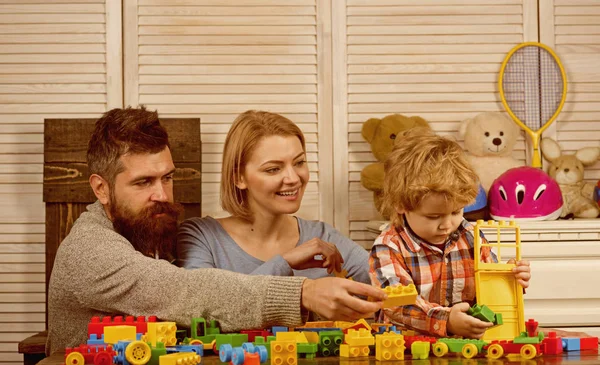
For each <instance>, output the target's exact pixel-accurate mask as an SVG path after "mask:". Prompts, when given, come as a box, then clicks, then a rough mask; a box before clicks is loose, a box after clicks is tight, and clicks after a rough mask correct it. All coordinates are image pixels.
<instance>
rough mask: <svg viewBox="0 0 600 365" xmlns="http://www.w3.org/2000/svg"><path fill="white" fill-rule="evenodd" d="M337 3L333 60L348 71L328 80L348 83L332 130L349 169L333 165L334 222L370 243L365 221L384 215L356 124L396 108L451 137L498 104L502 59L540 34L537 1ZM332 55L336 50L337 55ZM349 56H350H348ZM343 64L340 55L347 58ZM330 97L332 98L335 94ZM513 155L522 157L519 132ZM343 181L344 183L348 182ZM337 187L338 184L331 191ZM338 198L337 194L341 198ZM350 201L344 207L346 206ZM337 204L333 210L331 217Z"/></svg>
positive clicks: (337, 84) (340, 86) (342, 86)
mask: <svg viewBox="0 0 600 365" xmlns="http://www.w3.org/2000/svg"><path fill="white" fill-rule="evenodd" d="M341 3H343V1H341V2H340V3H336V4H338V9H337V11H335V10H334V12H333V14H334V17H335V14H338V18H337V19H334V23H337V24H340V23H342V25H345V26H342V25H338V26H336V28H340V29H343V30H341V31H339V33H338V34H336V35H334V44H335V42H340V43H343V44H345V46H339V47H342V49H340V51H343V52H345V53H346V57H339V58H337V59H338V60H339V62H338V63H334V68H336V67H341V68H342V69H344V70H347V74H346V77H345V78H342V77H339V78H338V79H337V80H335V81H334V87H337V89H336V92H337V90H340V89H341V90H345V94H344V95H343V96H341V101H340V102H341V103H343V102H344V101H345V102H347V110H343V111H341V112H340V114H339V115H337V116H335V117H336V120H337V119H338V118H339V119H343V120H346V121H347V124H345V123H344V125H343V126H342V128H344V127H346V126H347V130H342V129H340V130H339V131H335V132H334V134H335V135H338V134H339V135H342V136H347V141H340V142H339V145H337V146H336V149H335V151H336V153H337V152H339V153H340V154H342V155H341V156H340V158H339V159H338V158H337V156H336V158H335V159H336V161H337V160H343V161H344V164H345V165H346V166H347V173H345V172H344V171H342V170H341V169H342V168H340V170H339V171H340V174H337V173H336V187H337V186H338V185H340V186H342V185H344V184H347V186H348V187H347V193H345V192H343V191H342V192H340V194H347V195H346V196H345V197H344V198H340V200H341V201H340V205H339V206H338V205H336V224H337V225H338V226H339V227H340V228H342V230H343V231H345V232H346V233H348V232H349V234H350V237H351V238H352V239H354V240H355V241H357V242H359V243H362V244H363V245H365V246H368V247H370V245H371V244H372V241H373V238H374V237H375V236H374V235H373V234H371V233H368V232H366V229H365V226H366V223H367V221H369V220H374V219H381V218H380V215H379V214H378V213H377V212H376V210H375V207H374V204H373V197H372V193H371V192H370V191H367V190H366V189H364V188H363V187H362V186H361V184H360V171H361V170H362V168H363V167H365V166H367V165H368V164H370V163H372V162H375V159H374V156H373V155H372V153H371V150H370V146H369V145H368V144H367V143H366V142H365V141H364V140H363V138H362V136H361V134H360V131H361V127H362V123H363V122H364V121H366V120H367V119H369V118H372V117H378V118H381V117H384V116H385V115H388V114H393V113H400V114H404V115H407V116H412V115H418V116H421V117H423V118H425V119H426V120H428V121H429V122H430V124H431V126H432V127H433V129H434V130H436V131H437V132H438V133H440V134H442V135H454V136H457V131H458V125H459V122H460V121H462V120H464V119H466V118H468V117H471V116H473V115H476V114H478V113H480V112H485V111H503V107H502V104H501V102H500V97H499V93H498V90H497V87H496V82H497V79H498V72H499V70H500V65H501V63H502V60H503V59H504V57H505V55H506V53H507V52H508V51H509V50H510V49H511V48H512V47H513V46H514V45H516V44H518V43H520V42H523V41H532V40H536V39H537V13H536V11H537V3H536V2H535V1H530V0H494V1H487V0H460V1H459V0H424V1H421V0H407V1H401V2H400V1H393V0H347V1H346V5H345V6H344V5H343V4H342V5H340V4H341ZM334 57H335V53H334ZM346 60H347V62H346ZM345 62H346V63H345ZM334 103H335V101H334ZM514 157H515V158H518V159H521V160H525V143H524V138H523V137H521V138H520V140H519V142H518V143H517V146H516V147H515V152H514ZM348 182H349V183H348ZM336 194H337V192H336ZM342 199H343V200H342ZM345 206H347V207H348V208H347V212H344V208H345ZM337 212H340V214H339V215H338V214H337Z"/></svg>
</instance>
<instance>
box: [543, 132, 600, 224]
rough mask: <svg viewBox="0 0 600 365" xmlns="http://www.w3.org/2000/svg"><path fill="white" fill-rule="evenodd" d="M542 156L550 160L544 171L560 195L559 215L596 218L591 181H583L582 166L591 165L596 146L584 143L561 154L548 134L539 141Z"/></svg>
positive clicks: (596, 154) (599, 150)
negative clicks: (546, 170) (568, 153)
mask: <svg viewBox="0 0 600 365" xmlns="http://www.w3.org/2000/svg"><path fill="white" fill-rule="evenodd" d="M540 146H541V148H542V154H543V155H544V158H545V159H546V160H548V161H550V163H551V165H550V167H548V175H550V176H551V177H552V178H553V179H554V180H556V182H557V183H558V186H559V187H560V192H561V193H562V196H563V201H564V205H563V209H562V212H561V215H560V216H561V218H565V217H569V216H570V215H573V216H575V217H577V218H596V217H597V216H598V214H600V209H598V204H597V203H596V202H595V201H594V188H595V187H594V184H592V183H587V182H584V181H583V168H584V166H589V165H593V164H594V163H595V162H596V161H597V160H598V157H600V148H598V147H585V148H581V149H579V150H577V152H575V154H574V155H563V154H562V151H561V149H560V146H559V145H558V143H556V141H554V140H553V139H551V138H544V139H542V142H541V144H540Z"/></svg>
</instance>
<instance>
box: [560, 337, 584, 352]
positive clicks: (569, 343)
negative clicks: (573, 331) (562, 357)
mask: <svg viewBox="0 0 600 365" xmlns="http://www.w3.org/2000/svg"><path fill="white" fill-rule="evenodd" d="M562 347H563V350H564V351H579V349H580V348H581V345H580V341H579V338H577V337H563V338H562Z"/></svg>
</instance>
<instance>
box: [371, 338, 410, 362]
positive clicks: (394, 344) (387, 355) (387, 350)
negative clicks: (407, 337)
mask: <svg viewBox="0 0 600 365" xmlns="http://www.w3.org/2000/svg"><path fill="white" fill-rule="evenodd" d="M405 349H406V348H405V347H404V336H402V335H399V334H397V333H394V332H386V333H384V334H381V335H376V336H375V359H376V360H378V361H383V360H404V350H405Z"/></svg>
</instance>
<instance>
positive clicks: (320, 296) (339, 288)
mask: <svg viewBox="0 0 600 365" xmlns="http://www.w3.org/2000/svg"><path fill="white" fill-rule="evenodd" d="M355 295H360V296H363V297H365V298H366V297H369V298H371V300H372V301H370V302H369V301H366V300H363V299H360V298H357V297H356V296H355ZM386 297H387V296H386V295H385V293H384V292H383V291H382V290H381V289H378V288H376V287H374V286H371V285H367V284H363V283H359V282H356V281H352V280H348V279H341V278H333V277H326V278H320V279H316V280H311V279H306V280H305V281H304V283H303V284H302V306H303V307H304V308H306V309H307V310H309V311H311V312H315V313H317V314H318V315H319V316H321V317H323V318H325V319H327V320H340V321H355V320H358V319H360V318H368V317H372V316H373V313H375V312H376V311H377V310H379V309H381V306H382V305H383V300H385V299H386Z"/></svg>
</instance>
